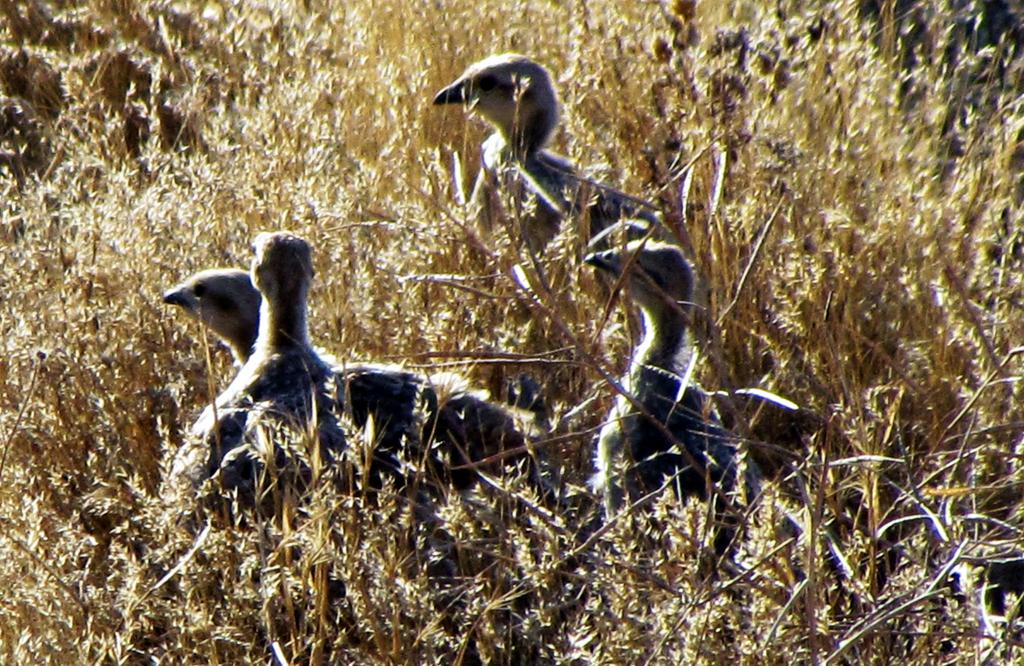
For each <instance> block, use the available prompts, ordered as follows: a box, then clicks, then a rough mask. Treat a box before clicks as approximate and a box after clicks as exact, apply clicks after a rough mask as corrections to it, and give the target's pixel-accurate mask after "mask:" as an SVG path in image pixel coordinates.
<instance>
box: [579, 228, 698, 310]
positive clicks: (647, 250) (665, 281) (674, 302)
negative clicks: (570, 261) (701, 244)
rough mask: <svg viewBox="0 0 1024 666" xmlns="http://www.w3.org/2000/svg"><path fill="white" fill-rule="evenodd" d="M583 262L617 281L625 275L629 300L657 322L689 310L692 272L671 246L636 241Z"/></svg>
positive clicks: (688, 263) (681, 256)
mask: <svg viewBox="0 0 1024 666" xmlns="http://www.w3.org/2000/svg"><path fill="white" fill-rule="evenodd" d="M584 261H586V263H588V264H590V265H591V266H594V267H595V268H598V269H601V270H603V271H607V272H609V273H611V274H612V275H614V276H616V277H619V276H621V275H623V273H625V278H624V279H623V283H624V284H625V285H626V286H627V287H628V288H629V293H630V296H631V297H632V299H633V300H634V301H635V302H636V304H637V305H639V306H640V307H641V308H643V309H644V310H645V311H647V312H648V313H650V314H651V315H653V316H655V318H656V319H660V316H659V315H667V314H670V313H676V314H681V313H685V312H688V311H689V309H690V308H691V307H692V301H693V269H692V268H691V266H690V262H689V261H687V260H686V257H685V256H683V253H682V251H681V250H680V249H679V248H677V247H675V246H674V245H669V244H667V243H660V242H657V241H644V240H636V241H631V242H629V243H627V244H626V245H625V247H622V248H615V249H612V250H604V251H601V252H594V253H592V254H590V255H588V256H587V257H586V259H584Z"/></svg>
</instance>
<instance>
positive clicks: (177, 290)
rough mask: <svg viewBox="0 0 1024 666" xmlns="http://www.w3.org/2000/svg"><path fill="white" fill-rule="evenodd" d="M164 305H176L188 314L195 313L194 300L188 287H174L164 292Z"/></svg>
mask: <svg viewBox="0 0 1024 666" xmlns="http://www.w3.org/2000/svg"><path fill="white" fill-rule="evenodd" d="M164 303H166V304H168V305H177V306H178V307H181V308H185V309H186V310H188V311H189V312H195V311H196V299H195V298H194V297H193V296H192V292H191V291H190V290H189V288H188V287H174V288H173V289H169V290H167V291H165V292H164Z"/></svg>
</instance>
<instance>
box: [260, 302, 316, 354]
mask: <svg viewBox="0 0 1024 666" xmlns="http://www.w3.org/2000/svg"><path fill="white" fill-rule="evenodd" d="M302 346H309V328H308V325H307V321H306V294H305V291H301V292H300V293H298V294H287V295H284V296H283V297H281V298H276V299H274V300H273V302H271V300H270V299H268V298H264V299H263V303H262V304H260V332H259V336H258V337H257V338H256V348H257V350H258V351H261V352H263V353H265V354H270V353H274V352H276V351H281V350H283V349H288V348H292V347H302Z"/></svg>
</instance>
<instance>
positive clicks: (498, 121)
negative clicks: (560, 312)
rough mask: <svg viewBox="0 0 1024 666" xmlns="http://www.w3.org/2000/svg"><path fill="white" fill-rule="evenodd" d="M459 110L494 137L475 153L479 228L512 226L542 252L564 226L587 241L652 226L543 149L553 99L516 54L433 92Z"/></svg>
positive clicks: (545, 81) (651, 216)
mask: <svg viewBox="0 0 1024 666" xmlns="http://www.w3.org/2000/svg"><path fill="white" fill-rule="evenodd" d="M456 103H458V104H463V105H465V106H466V108H467V109H469V111H470V112H471V113H474V114H476V115H479V116H481V117H482V118H484V119H485V120H486V121H487V122H489V123H490V124H491V125H492V126H493V127H494V129H495V132H494V134H492V135H491V136H490V137H488V138H487V139H486V140H485V141H484V142H483V144H482V145H481V170H480V173H479V174H478V176H477V180H476V184H475V186H474V188H473V202H474V205H475V206H476V207H477V208H478V210H479V217H480V226H481V227H483V228H484V230H485V231H491V230H492V229H493V228H494V227H495V226H496V225H498V224H500V223H508V222H515V223H518V225H517V231H518V233H520V234H521V236H522V238H523V240H524V242H525V243H526V245H527V246H528V247H529V248H530V249H532V250H534V251H537V252H539V251H541V250H543V249H544V247H545V246H546V245H547V244H548V243H549V242H550V241H551V239H552V238H554V236H555V235H556V234H557V233H558V231H559V229H560V227H561V224H562V222H563V220H566V219H570V218H573V219H575V218H578V217H579V216H581V215H582V216H584V218H585V219H586V220H587V221H588V222H589V231H588V232H587V237H588V238H589V237H590V236H592V235H595V234H597V233H599V232H600V231H602V230H603V229H605V228H607V227H609V226H611V225H612V224H614V223H616V222H618V221H619V220H621V219H624V218H636V219H638V220H641V221H643V222H644V223H645V224H646V225H657V224H659V223H660V218H659V217H658V215H657V214H655V212H654V211H653V210H651V209H650V207H649V206H646V205H643V204H641V203H640V202H639V201H638V200H636V199H632V198H630V197H626V196H625V195H622V194H621V193H619V192H617V191H615V190H613V189H611V188H608V187H606V186H603V185H599V184H597V183H594V182H593V181H591V180H589V179H588V178H586V177H584V176H583V175H581V174H580V172H579V171H578V170H577V168H576V167H575V166H574V165H573V164H572V162H570V161H569V160H567V159H566V158H564V157H561V156H559V155H557V154H555V153H553V152H551V151H549V150H547V149H546V148H545V146H546V145H547V144H548V142H549V141H550V139H551V136H552V135H553V134H554V131H555V128H556V126H557V124H558V116H559V110H558V94H557V93H556V91H555V88H554V84H553V83H552V81H551V75H550V74H549V73H548V71H547V69H545V68H544V67H543V66H542V65H540V64H539V63H537V62H535V61H534V60H532V59H530V58H528V57H526V56H523V55H519V54H515V53H505V54H501V55H495V56H491V57H489V58H486V59H484V60H481V61H480V62H477V63H474V64H472V65H470V66H469V67H468V68H467V69H466V71H465V72H463V74H462V75H461V76H460V77H459V78H458V79H456V80H455V81H454V82H452V83H451V84H450V85H448V86H447V87H445V88H444V89H443V90H441V91H440V92H438V93H437V94H436V95H435V97H434V104H435V105H438V104H456Z"/></svg>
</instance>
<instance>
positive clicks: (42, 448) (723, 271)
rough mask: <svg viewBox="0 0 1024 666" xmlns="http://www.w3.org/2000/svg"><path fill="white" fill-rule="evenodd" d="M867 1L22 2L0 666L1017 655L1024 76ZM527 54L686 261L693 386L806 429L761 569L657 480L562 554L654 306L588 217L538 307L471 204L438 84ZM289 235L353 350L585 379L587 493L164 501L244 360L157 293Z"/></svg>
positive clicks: (782, 455)
mask: <svg viewBox="0 0 1024 666" xmlns="http://www.w3.org/2000/svg"><path fill="white" fill-rule="evenodd" d="M872 4H874V3H870V2H863V3H862V2H854V1H852V0H846V1H840V2H814V1H812V0H805V1H800V0H780V1H779V2H771V3H769V2H755V1H752V0H732V1H723V2H712V1H710V0H709V1H705V2H688V1H686V0H677V1H675V2H671V1H668V0H666V1H665V2H664V3H658V2H654V1H646V0H644V1H641V0H637V1H635V2H622V1H620V0H593V1H589V2H584V1H578V2H576V1H567V2H555V1H553V0H508V1H499V0H434V1H428V0H408V1H398V0H376V1H372V0H345V1H342V0H330V1H324V2H318V1H309V0H307V1H305V2H300V1H298V0H294V1H291V0H282V1H281V2H271V1H269V0H267V1H258V0H257V1H253V0H210V1H208V2H204V1H203V0H181V1H177V2H171V1H169V0H82V1H78V0H51V1H50V2H45V1H44V0H3V2H2V3H0V96H2V99H0V191H2V194H0V245H2V251H0V326H2V331H3V336H2V341H0V344H2V346H3V347H2V353H0V588H2V589H4V590H6V592H4V593H3V595H2V599H0V661H2V662H3V663H7V664H27V663H47V662H48V663H129V664H135V663H138V664H143V663H145V664H150V663H163V664H177V663H194V664H199V663H218V664H240V663H295V664H298V663H339V664H367V663H382V664H383V663H387V664H391V663H394V664H426V663H481V662H483V663H499V664H504V663H518V664H532V663H580V664H582V663H590V662H595V663H603V664H680V663H721V664H736V663H744V664H746V663H750V664H760V663H777V664H789V663H827V664H837V663H877V664H884V663H908V664H910V663H917V664H923V663H927V664H935V663H1001V662H1007V661H1012V660H1013V659H1018V660H1020V659H1024V648H1022V644H1021V633H1020V631H1019V629H1020V624H1019V623H1017V624H1016V626H1015V622H1014V618H1013V617H1012V616H1013V615H1015V609H1014V608H1013V603H1012V602H1013V601H1014V599H1013V597H1010V598H1009V602H1010V603H1009V604H1008V609H1007V613H1008V615H1010V616H1011V617H1010V620H1009V622H1008V623H1004V622H1002V621H1000V620H998V619H996V618H988V620H987V621H985V622H983V621H982V620H983V618H982V616H981V608H980V606H979V603H978V600H979V590H980V586H981V585H982V583H983V582H984V572H985V566H984V564H985V562H986V561H987V559H988V558H992V557H996V556H999V555H1000V554H1006V553H1015V552H1019V550H1018V549H1019V548H1020V547H1021V546H1022V543H1021V542H1022V532H1021V519H1022V517H1024V516H1022V506H1024V505H1022V503H1021V501H1020V498H1021V491H1022V484H1024V464H1022V462H1024V461H1022V458H1021V456H1022V455H1024V382H1022V381H1021V375H1022V374H1024V347H1022V345H1024V236H1022V232H1021V220H1022V213H1021V211H1022V204H1024V176H1022V173H1024V134H1022V132H1024V108H1022V104H1024V101H1022V98H1021V97H1020V91H1021V90H1022V89H1024V86H1022V81H1024V79H1022V76H1021V63H1022V62H1024V59H1018V60H1014V59H1013V58H1012V57H1011V56H1012V54H1011V53H1010V50H1009V49H1008V48H1007V47H1006V46H1005V43H1004V44H1000V43H997V42H994V40H995V39H996V37H997V36H998V30H997V28H998V27H999V26H996V25H995V22H993V21H988V22H977V23H976V24H973V27H972V24H971V23H970V22H965V21H959V22H957V21H956V20H955V18H956V17H954V16H953V15H952V14H951V13H950V11H949V10H948V9H947V8H946V7H947V4H952V3H946V2H940V1H938V0H936V1H935V2H932V3H928V2H921V3H911V2H879V3H877V4H878V5H879V6H880V7H881V9H879V10H878V12H877V13H876V14H874V15H869V14H870V12H865V11H864V10H863V8H862V5H872ZM959 4H964V3H959ZM975 4H979V5H980V4H982V3H975ZM992 4H995V3H992ZM913 5H916V7H913ZM1014 30H1015V32H1013V31H1014ZM1007 34H1008V35H1013V34H1015V35H1016V36H1017V38H1018V39H1019V38H1020V35H1021V34H1022V28H1021V26H1020V24H1018V25H1017V26H1016V27H1013V26H1011V32H1010V33H1007ZM1008 39H1012V36H1011V37H1008ZM502 51H519V52H522V53H527V54H530V55H532V56H534V57H535V58H536V59H538V60H539V61H541V62H543V63H545V64H546V65H547V66H548V67H550V68H551V70H552V71H553V72H554V74H555V78H556V81H557V84H558V86H559V88H560V91H561V97H562V105H563V122H562V129H561V130H560V131H559V133H558V134H557V135H556V137H555V141H554V148H555V149H556V150H557V151H558V152H561V153H563V154H565V155H567V156H569V157H571V158H572V159H573V160H575V161H576V162H578V163H579V164H582V165H588V166H590V165H592V166H593V167H594V170H593V174H594V175H595V176H596V177H599V178H600V179H602V180H603V181H605V182H608V183H611V184H613V185H615V186H616V187H618V188H620V189H622V190H624V191H626V192H630V193H633V194H635V195H637V196H641V197H644V198H646V199H648V200H651V201H655V202H657V203H658V205H659V206H660V207H661V208H662V209H663V210H664V211H665V213H666V217H667V219H668V220H669V223H670V226H672V228H673V230H674V231H675V233H676V234H678V236H679V238H680V239H681V242H683V243H684V244H685V246H686V248H687V251H688V252H689V254H690V256H691V258H692V259H693V261H694V263H695V266H696V267H697V270H698V272H699V274H700V276H701V279H702V281H703V288H702V289H701V297H700V306H701V317H700V320H701V321H700V325H699V331H698V332H697V334H696V335H694V338H695V339H696V340H697V342H698V344H699V346H700V349H701V354H702V362H701V363H700V366H699V368H698V374H699V378H700V381H701V383H702V384H703V385H704V386H705V387H708V388H713V389H722V390H728V389H731V388H739V387H759V388H762V389H766V390H770V391H773V392H775V393H778V394H781V395H784V396H786V397H788V398H789V399H791V400H793V401H795V402H796V403H798V404H800V405H801V406H803V407H805V408H807V409H809V410H812V411H813V412H815V413H816V414H818V415H819V416H820V417H821V420H822V424H823V425H822V427H821V428H820V429H818V430H817V431H815V432H813V433H811V434H809V435H807V436H805V437H803V439H802V441H792V439H790V440H788V441H787V442H786V443H785V446H784V447H781V448H782V449H783V450H781V451H780V450H779V448H780V447H775V448H771V447H765V446H764V445H763V444H761V443H759V442H756V441H753V440H751V441H750V442H749V451H750V453H751V456H752V457H759V458H763V459H764V460H765V461H767V462H768V463H769V464H768V465H767V466H766V467H767V468H768V471H769V472H770V473H771V475H772V480H771V481H770V482H769V483H767V484H766V487H765V492H764V495H763V496H762V498H761V501H760V502H758V503H757V504H756V505H755V506H752V507H751V509H750V511H749V513H748V515H747V516H746V530H745V539H744V542H743V545H742V549H741V552H740V554H739V555H738V556H737V558H738V560H739V561H740V562H742V564H743V567H742V568H741V569H738V570H736V571H733V570H729V571H721V570H720V571H717V572H716V570H715V568H714V567H707V566H704V565H702V564H701V563H702V562H706V561H707V558H706V555H707V552H708V548H709V545H708V540H707V539H706V538H705V537H706V534H705V530H704V526H705V523H706V521H705V518H706V516H705V513H704V511H703V510H702V509H703V507H702V506H701V504H700V503H699V502H690V503H686V504H682V505H681V504H680V503H679V502H677V501H676V500H674V499H673V498H672V497H670V496H666V497H664V498H662V499H661V500H659V501H658V503H657V505H656V507H655V508H654V510H653V511H647V512H644V511H640V512H638V513H637V514H636V515H631V516H629V517H627V518H624V519H622V520H619V521H617V522H616V523H614V525H612V526H611V528H610V529H608V530H607V531H605V532H602V533H599V534H598V535H596V536H595V537H594V538H591V539H589V540H586V541H584V540H582V539H580V538H579V537H578V536H577V535H578V533H579V531H580V530H581V527H582V526H583V525H585V524H586V523H587V521H589V520H591V518H592V517H593V516H594V515H595V514H594V511H595V510H596V508H595V505H594V498H593V497H592V496H591V494H590V492H589V490H588V489H587V486H586V480H587V478H588V476H589V474H590V473H591V468H592V462H591V446H592V429H593V428H595V427H596V426H598V425H599V423H600V421H601V419H602V415H603V414H604V413H605V412H606V410H607V408H608V406H609V404H610V402H611V400H612V398H613V395H614V393H613V390H612V388H611V387H610V386H609V385H608V384H607V382H605V381H604V380H603V379H602V375H601V373H600V372H599V366H601V367H603V368H604V369H605V370H607V371H609V372H611V373H613V374H616V373H619V372H621V371H622V369H623V367H624V362H625V359H626V357H627V355H628V353H629V349H630V348H631V346H632V344H633V343H634V341H635V339H636V334H637V328H636V321H635V318H632V317H631V316H630V310H629V308H628V307H624V306H623V305H622V303H621V301H620V300H619V299H618V298H614V299H613V298H610V295H609V293H608V290H607V288H606V287H604V286H603V285H602V283H601V282H599V281H598V280H597V279H596V278H595V276H594V275H593V274H592V273H591V271H590V270H589V269H588V268H587V267H586V266H584V265H582V263H581V261H580V256H581V245H582V242H581V241H580V239H579V236H578V234H577V233H576V230H575V229H574V228H573V227H572V225H566V227H565V229H564V231H563V233H562V234H561V235H560V236H559V237H558V238H557V239H556V240H555V242H554V244H553V245H552V246H551V247H550V248H549V249H548V252H547V253H546V255H545V258H544V259H545V262H546V264H547V268H548V274H549V276H550V278H551V285H550V287H551V288H550V290H542V291H537V292H535V293H532V294H528V293H525V292H524V291H523V289H522V288H521V287H520V286H519V285H517V283H516V281H515V280H514V279H513V278H512V277H511V269H512V267H513V266H515V265H516V264H521V263H523V262H524V258H523V257H522V256H520V254H519V250H517V248H516V247H515V245H514V244H512V243H509V242H508V239H507V238H503V237H502V236H501V235H500V234H497V235H495V236H494V237H491V238H486V237H482V236H481V235H480V234H478V233H477V230H476V228H475V227H474V225H473V222H472V220H471V215H470V213H469V212H468V211H467V210H466V209H465V208H464V207H462V206H460V205H459V204H458V203H457V201H458V197H459V189H460V187H459V185H458V183H460V182H467V183H472V178H473V173H474V171H475V166H476V164H477V160H478V153H477V150H478V144H479V142H480V140H481V139H482V138H483V137H484V136H485V135H486V130H485V128H484V127H483V126H482V125H481V124H480V123H479V122H477V121H474V120H470V119H467V118H466V117H465V115H464V114H463V113H462V112H461V110H460V109H458V108H454V107H433V106H431V104H430V102H431V99H432V97H433V94H434V93H435V92H436V91H437V90H439V89H440V88H441V87H442V86H443V85H445V84H447V83H448V82H450V81H451V80H452V79H453V78H454V77H455V76H457V75H458V74H459V72H461V70H462V69H463V68H464V67H465V66H466V65H467V64H468V63H470V62H472V61H474V60H477V59H479V58H482V57H484V56H486V55H489V54H492V53H497V52H502ZM456 175H458V176H459V177H456ZM279 228H287V229H291V230H293V231H295V232H298V233H300V234H302V235H303V236H305V237H306V238H308V239H309V240H310V241H311V242H312V243H313V244H314V247H315V252H316V255H315V261H316V269H317V277H316V282H315V285H314V287H313V292H312V296H311V298H312V304H311V306H312V311H313V318H312V333H313V337H314V339H315V341H316V343H317V344H319V345H320V346H322V347H324V348H325V349H327V350H329V351H331V352H332V353H334V354H335V355H337V356H338V357H340V358H344V359H353V360H355V359H371V360H386V361H389V362H395V363H403V364H405V365H407V366H409V367H413V368H418V369H437V368H445V369H456V370H459V371H461V372H464V373H466V374H467V375H469V376H470V377H471V378H472V379H473V381H475V382H476V383H478V384H480V385H482V386H486V387H488V388H489V389H490V390H491V391H492V393H493V394H494V395H496V396H499V395H500V394H501V391H502V387H503V386H504V384H505V381H506V379H508V378H510V377H514V376H516V375H518V374H519V373H521V372H526V373H529V374H530V375H531V376H533V377H535V378H536V379H537V380H538V381H540V382H541V384H542V386H543V387H544V392H545V395H546V396H547V400H548V401H549V403H550V405H551V407H552V409H553V411H554V413H555V416H556V417H557V416H560V415H564V414H566V413H567V412H569V410H571V409H573V408H574V407H576V406H577V405H579V404H581V403H582V402H583V401H584V400H587V399H591V398H593V401H592V402H591V403H589V405H588V406H587V407H586V408H585V409H584V410H582V412H581V413H580V414H579V415H578V416H577V418H576V419H575V420H573V422H572V423H571V424H570V425H569V427H568V428H567V432H561V433H560V436H559V438H558V439H556V440H554V441H552V442H550V443H547V444H546V445H545V447H546V449H547V451H548V454H549V455H550V457H551V458H552V459H553V460H554V461H556V462H557V463H558V465H559V466H560V467H561V469H562V474H563V477H564V478H563V483H564V495H565V497H564V504H563V506H562V507H561V508H559V509H545V508H544V507H543V506H541V505H539V504H538V502H537V499H536V498H534V497H531V494H530V490H529V488H528V487H526V486H524V485H523V483H521V480H520V479H516V478H514V477H510V478H509V479H508V480H507V481H508V483H507V488H506V489H505V490H498V489H494V488H491V489H486V488H485V489H480V490H478V491H477V492H476V493H475V494H473V495H472V496H465V497H464V496H460V495H458V494H455V493H453V494H452V495H451V496H450V497H449V498H448V499H447V501H446V502H444V503H443V504H442V505H441V506H440V507H439V508H438V516H437V518H436V521H435V522H434V524H432V525H431V526H430V527H429V528H428V527H426V526H424V525H422V524H418V522H417V521H416V520H415V519H414V517H413V516H412V515H410V512H409V510H408V507H407V506H405V505H403V504H401V503H400V502H390V501H388V500H387V499H385V498H384V496H378V495H376V494H371V493H367V492H364V490H363V489H362V488H361V487H358V484H357V487H355V488H353V491H352V492H351V493H348V494H340V493H335V492H333V491H330V489H318V490H316V491H315V492H314V493H313V494H312V496H311V497H310V498H308V499H307V501H306V503H305V504H303V505H302V506H300V507H298V508H296V507H290V508H288V507H286V508H285V509H284V510H282V512H280V513H279V515H277V516H274V517H273V518H271V519H266V520H263V519H257V518H252V517H250V518H245V517H244V516H243V517H240V518H238V519H237V520H236V521H234V522H232V521H231V520H226V519H224V517H223V516H221V517H220V518H217V517H213V518H211V519H210V523H209V525H208V528H207V529H205V530H202V531H198V533H197V530H196V529H194V527H195V526H187V525H186V524H185V523H183V521H181V520H180V519H179V514H180V512H181V507H180V506H175V504H174V502H173V501H171V500H170V499H169V498H168V497H167V496H166V494H162V493H161V480H162V478H163V477H164V475H165V474H166V472H167V468H168V465H169V461H170V459H171V457H172V456H173V454H174V451H175V450H176V449H177V447H178V446H179V445H180V444H181V442H182V440H183V437H184V436H185V433H186V432H187V430H188V428H189V426H190V425H191V423H192V422H193V421H194V419H195V418H196V416H197V415H198V413H199V411H200V410H201V409H202V407H203V405H205V404H206V403H207V401H208V400H209V399H210V398H211V396H212V395H215V393H216V390H217V389H218V387H223V386H224V385H226V383H227V382H228V381H229V380H230V377H231V373H232V366H231V361H230V357H229V355H228V354H227V352H226V351H225V350H223V349H222V348H219V347H218V346H217V345H216V344H215V343H214V341H213V340H209V341H208V343H209V344H208V345H206V344H205V343H204V337H203V333H202V331H201V330H200V328H199V327H198V325H197V324H196V323H195V322H192V321H189V320H186V319H185V318H183V317H181V316H180V313H178V312H172V311H171V308H168V307H167V306H165V305H164V304H163V303H162V302H161V299H160V295H161V292H162V291H163V290H164V289H166V288H167V287H169V286H171V285H173V284H174V283H176V282H177V281H179V280H180V279H181V278H183V277H184V276H186V275H187V274H189V273H192V272H194V271H196V270H199V269H202V268H208V267H213V266H244V265H247V263H248V261H249V259H250V256H249V247H250V242H251V240H252V238H253V237H254V235H255V234H256V233H257V232H258V231H262V230H270V229H279ZM207 351H208V354H207V353H206V352H207ZM773 443H774V444H778V443H779V442H769V444H773ZM786 513H790V514H792V515H794V516H797V517H799V518H800V520H801V521H802V522H803V523H804V524H805V525H806V526H807V529H806V530H805V531H804V532H803V533H802V534H801V533H796V534H794V533H793V532H792V531H791V530H789V531H787V530H784V529H780V525H781V524H782V523H781V520H782V517H783V516H784V515H785V514H786ZM438 534H443V535H444V538H445V539H446V543H447V544H448V545H449V546H451V548H450V551H451V552H449V553H448V559H449V560H454V564H453V563H452V561H448V562H444V563H442V564H444V565H445V566H448V567H449V568H454V575H447V576H441V575H439V574H438V573H437V570H438V563H437V562H436V561H432V557H433V556H432V553H435V551H434V550H432V546H431V544H432V543H435V542H436V539H437V536H438ZM435 554H436V553H435ZM434 559H436V558H434ZM1013 629H1017V630H1018V631H1013Z"/></svg>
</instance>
